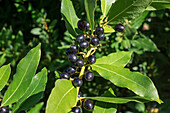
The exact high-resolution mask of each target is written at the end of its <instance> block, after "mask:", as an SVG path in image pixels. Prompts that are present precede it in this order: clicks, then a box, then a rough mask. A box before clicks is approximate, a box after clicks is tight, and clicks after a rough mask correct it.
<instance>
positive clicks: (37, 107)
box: [27, 102, 44, 113]
mask: <svg viewBox="0 0 170 113" xmlns="http://www.w3.org/2000/svg"><path fill="white" fill-rule="evenodd" d="M43 104H44V103H43V102H41V103H39V104H37V105H35V106H34V107H33V108H31V109H30V110H29V111H28V112H27V113H40V110H41V108H42V107H43Z"/></svg>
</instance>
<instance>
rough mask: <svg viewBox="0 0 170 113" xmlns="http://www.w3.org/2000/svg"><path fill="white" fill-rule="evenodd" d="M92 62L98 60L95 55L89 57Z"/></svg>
mask: <svg viewBox="0 0 170 113" xmlns="http://www.w3.org/2000/svg"><path fill="white" fill-rule="evenodd" d="M88 60H89V62H90V64H94V63H95V62H96V57H95V56H94V55H91V56H89V58H88Z"/></svg>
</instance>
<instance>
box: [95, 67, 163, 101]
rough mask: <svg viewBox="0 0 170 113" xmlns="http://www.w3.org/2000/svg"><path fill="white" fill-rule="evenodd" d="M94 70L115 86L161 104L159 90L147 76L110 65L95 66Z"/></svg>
mask: <svg viewBox="0 0 170 113" xmlns="http://www.w3.org/2000/svg"><path fill="white" fill-rule="evenodd" d="M92 68H93V70H96V71H97V72H98V73H99V74H100V75H101V76H102V77H103V78H105V79H107V80H110V81H111V82H112V83H113V84H115V85H117V86H119V87H126V88H128V89H130V90H132V91H133V92H134V93H136V94H137V95H140V96H141V97H144V98H146V99H149V100H152V101H157V102H159V103H161V100H160V99H159V95H158V92H157V89H156V88H155V86H154V84H153V82H152V81H151V80H150V79H149V78H148V77H147V76H145V75H142V74H141V73H138V72H130V71H129V69H126V68H122V67H117V66H114V65H108V64H93V65H92Z"/></svg>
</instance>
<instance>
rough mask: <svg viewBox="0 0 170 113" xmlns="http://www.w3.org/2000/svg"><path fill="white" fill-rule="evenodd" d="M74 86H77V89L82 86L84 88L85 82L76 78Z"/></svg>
mask: <svg viewBox="0 0 170 113" xmlns="http://www.w3.org/2000/svg"><path fill="white" fill-rule="evenodd" d="M73 84H74V86H76V87H80V86H82V84H83V80H82V79H79V78H75V79H74V80H73Z"/></svg>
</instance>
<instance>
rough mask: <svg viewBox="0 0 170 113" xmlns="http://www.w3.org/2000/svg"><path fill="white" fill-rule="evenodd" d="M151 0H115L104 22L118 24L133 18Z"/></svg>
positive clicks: (143, 9)
mask: <svg viewBox="0 0 170 113" xmlns="http://www.w3.org/2000/svg"><path fill="white" fill-rule="evenodd" d="M151 2H152V0H117V1H116V2H115V3H114V4H113V5H112V7H111V9H110V11H109V14H108V22H107V23H106V24H108V23H109V24H118V23H121V22H123V21H124V20H125V19H128V20H130V19H134V18H136V17H137V16H139V15H140V14H141V13H142V12H143V11H145V9H146V8H147V7H148V6H149V5H150V3H151Z"/></svg>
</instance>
